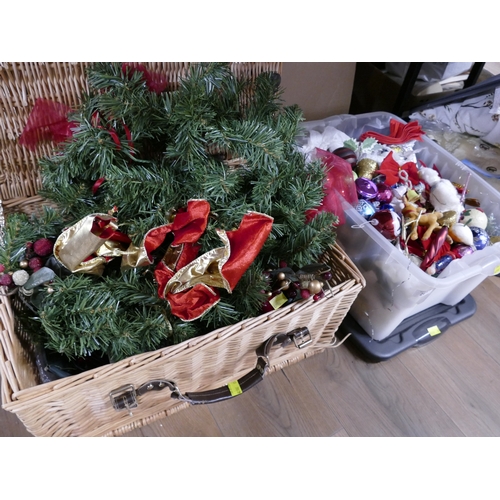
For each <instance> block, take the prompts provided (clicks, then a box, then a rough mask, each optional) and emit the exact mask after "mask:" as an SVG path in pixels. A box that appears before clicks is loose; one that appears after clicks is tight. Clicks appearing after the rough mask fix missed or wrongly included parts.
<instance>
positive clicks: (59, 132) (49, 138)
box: [19, 99, 76, 151]
mask: <svg viewBox="0 0 500 500" xmlns="http://www.w3.org/2000/svg"><path fill="white" fill-rule="evenodd" d="M70 112H71V108H70V107H68V106H66V105H65V104H62V103H59V102H53V101H50V100H48V99H37V100H36V101H35V105H34V107H33V109H32V110H31V113H30V115H29V117H28V121H27V123H26V126H25V127H24V129H23V132H22V134H21V136H20V137H19V144H21V145H22V146H25V147H27V148H28V149H30V150H31V151H34V150H35V149H36V147H37V146H38V145H39V144H40V143H41V142H55V143H60V142H64V141H66V140H67V139H69V138H70V137H72V135H73V132H72V130H71V129H72V128H74V127H75V126H76V123H74V122H70V121H69V120H68V114H69V113H70Z"/></svg>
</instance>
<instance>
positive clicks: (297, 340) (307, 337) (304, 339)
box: [288, 326, 312, 349]
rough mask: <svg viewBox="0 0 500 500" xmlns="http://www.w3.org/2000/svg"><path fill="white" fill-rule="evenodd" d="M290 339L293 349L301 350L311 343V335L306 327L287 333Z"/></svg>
mask: <svg viewBox="0 0 500 500" xmlns="http://www.w3.org/2000/svg"><path fill="white" fill-rule="evenodd" d="M288 335H290V336H291V337H292V336H293V342H294V344H295V347H297V348H298V349H302V348H304V347H306V346H307V345H309V344H310V343H311V342H312V335H311V333H310V332H309V329H308V328H307V327H305V326H304V327H302V328H295V330H292V331H291V332H289V333H288Z"/></svg>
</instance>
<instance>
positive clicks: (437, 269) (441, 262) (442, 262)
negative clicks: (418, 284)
mask: <svg viewBox="0 0 500 500" xmlns="http://www.w3.org/2000/svg"><path fill="white" fill-rule="evenodd" d="M452 260H453V257H452V256H451V255H443V256H442V257H441V258H440V259H438V260H437V261H436V262H435V263H434V274H439V273H441V272H442V271H444V269H445V268H446V267H447V266H448V264H449V263H450V262H451V261H452Z"/></svg>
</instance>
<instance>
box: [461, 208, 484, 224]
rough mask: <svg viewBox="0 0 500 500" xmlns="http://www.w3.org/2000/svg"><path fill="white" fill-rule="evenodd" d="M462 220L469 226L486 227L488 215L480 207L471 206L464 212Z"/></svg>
mask: <svg viewBox="0 0 500 500" xmlns="http://www.w3.org/2000/svg"><path fill="white" fill-rule="evenodd" d="M460 222H461V223H462V224H465V225H466V226H469V227H479V228H481V229H486V226H487V225H488V216H487V215H486V214H485V213H484V212H483V211H482V210H481V209H480V208H470V209H468V210H464V211H463V212H462V215H461V216H460Z"/></svg>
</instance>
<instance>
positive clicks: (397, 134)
mask: <svg viewBox="0 0 500 500" xmlns="http://www.w3.org/2000/svg"><path fill="white" fill-rule="evenodd" d="M424 133H425V132H424V131H423V130H422V128H421V127H420V125H419V123H418V122H417V121H413V122H409V123H401V122H400V121H398V120H394V118H391V121H390V131H389V135H383V134H380V133H378V132H375V131H370V132H365V133H364V134H363V135H361V136H360V138H359V140H360V142H363V141H364V140H365V139H368V138H372V139H376V140H377V141H378V142H380V144H403V143H405V142H409V141H412V140H416V141H421V140H422V135H423V134H424Z"/></svg>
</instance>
